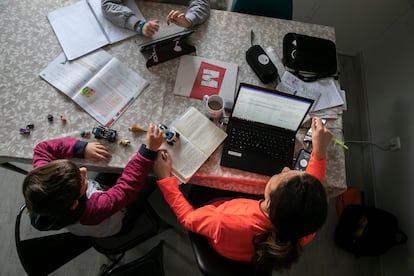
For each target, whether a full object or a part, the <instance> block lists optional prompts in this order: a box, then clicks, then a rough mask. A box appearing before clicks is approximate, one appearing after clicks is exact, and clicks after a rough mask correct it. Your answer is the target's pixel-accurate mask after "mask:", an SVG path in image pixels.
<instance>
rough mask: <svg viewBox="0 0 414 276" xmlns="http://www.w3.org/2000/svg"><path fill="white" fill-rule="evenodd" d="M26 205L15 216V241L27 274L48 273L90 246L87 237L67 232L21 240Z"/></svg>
mask: <svg viewBox="0 0 414 276" xmlns="http://www.w3.org/2000/svg"><path fill="white" fill-rule="evenodd" d="M25 209H26V205H23V206H22V207H21V208H20V210H19V213H18V215H17V217H16V224H15V233H14V234H15V235H14V237H15V242H16V249H17V254H18V256H19V259H20V262H21V264H22V266H23V268H24V270H25V271H26V273H27V274H28V275H30V276H31V275H35V276H37V275H41V276H43V275H48V274H50V273H52V272H53V271H55V270H56V269H58V268H59V267H61V266H63V265H64V264H66V263H67V262H69V261H71V260H72V259H74V258H75V257H77V256H78V255H80V254H82V253H83V252H85V251H86V250H88V249H89V248H91V247H92V244H91V242H90V239H89V238H88V237H80V236H75V235H73V234H71V233H69V232H66V233H59V234H52V235H49V236H42V237H36V238H30V239H25V240H22V239H21V236H20V221H21V217H22V214H23V211H24V210H25Z"/></svg>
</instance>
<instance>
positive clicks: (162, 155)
mask: <svg viewBox="0 0 414 276" xmlns="http://www.w3.org/2000/svg"><path fill="white" fill-rule="evenodd" d="M171 163H172V162H171V157H170V155H169V154H168V152H167V151H166V150H160V151H159V152H158V155H157V159H155V162H154V166H153V167H152V168H153V171H154V175H155V176H156V177H157V178H158V179H164V178H167V177H170V176H171V166H172V165H171Z"/></svg>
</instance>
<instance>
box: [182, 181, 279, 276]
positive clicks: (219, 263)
mask: <svg viewBox="0 0 414 276" xmlns="http://www.w3.org/2000/svg"><path fill="white" fill-rule="evenodd" d="M240 197H243V198H251V199H257V200H258V199H261V198H263V196H262V195H252V194H245V193H238V192H232V191H224V190H217V189H213V188H208V187H203V186H198V185H192V186H191V190H190V194H189V196H188V200H189V202H190V203H191V204H192V205H193V206H194V207H195V208H198V207H200V206H203V205H205V204H206V203H208V202H211V201H212V200H214V199H220V198H240ZM188 235H189V238H190V241H191V245H192V248H193V252H194V256H195V258H196V262H197V266H198V267H199V269H200V271H201V272H202V273H203V275H205V276H233V275H234V276H239V275H260V276H266V275H272V271H265V272H260V273H259V272H258V271H257V270H256V268H255V266H254V264H253V263H251V262H240V261H234V260H230V259H227V258H225V257H223V256H221V255H219V254H218V253H217V252H216V251H215V250H214V249H213V248H212V247H211V246H210V244H209V243H208V241H207V239H206V238H205V237H204V236H202V235H199V234H196V233H193V232H189V233H188Z"/></svg>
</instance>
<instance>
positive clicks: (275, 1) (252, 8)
mask: <svg viewBox="0 0 414 276" xmlns="http://www.w3.org/2000/svg"><path fill="white" fill-rule="evenodd" d="M231 11H233V12H239V13H247V14H253V15H261V16H267V17H274V18H281V19H287V20H292V14H293V4H292V0H254V1H253V0H233V5H232V7H231Z"/></svg>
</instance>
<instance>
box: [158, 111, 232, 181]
mask: <svg viewBox="0 0 414 276" xmlns="http://www.w3.org/2000/svg"><path fill="white" fill-rule="evenodd" d="M170 129H171V130H174V131H176V132H178V133H179V134H180V137H179V139H178V141H177V142H176V143H175V144H174V145H173V146H171V145H169V144H167V143H166V142H164V144H163V145H162V148H164V149H167V150H168V153H169V154H170V156H171V159H172V172H173V174H174V175H175V176H176V177H177V178H178V179H179V180H180V181H181V182H182V183H187V182H188V181H189V180H190V178H191V177H192V176H193V175H194V174H195V173H196V172H197V170H198V169H199V168H200V167H201V166H202V165H203V163H204V162H205V161H206V160H207V159H208V158H209V157H210V156H211V154H212V153H213V152H214V151H215V150H216V149H217V147H218V146H219V145H220V144H221V143H222V142H223V141H224V139H225V138H226V137H227V134H226V132H224V131H223V130H222V129H220V128H219V127H218V126H217V125H215V124H214V123H213V122H211V121H210V120H209V119H208V118H207V117H206V116H205V115H203V114H202V113H201V112H200V111H198V110H197V109H196V108H194V107H190V108H189V109H188V110H187V111H186V112H184V114H183V115H181V116H180V117H178V119H177V120H176V121H175V122H173V123H172V125H171V126H170Z"/></svg>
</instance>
